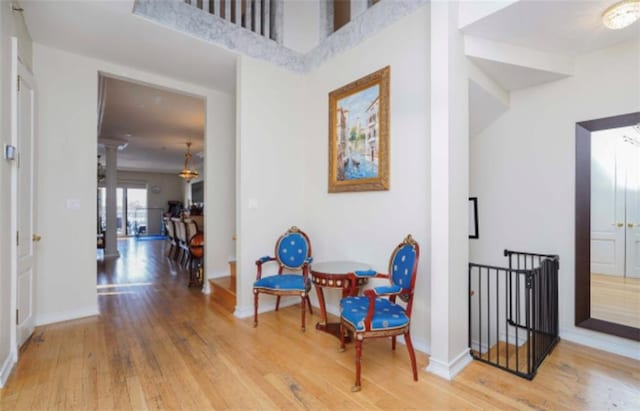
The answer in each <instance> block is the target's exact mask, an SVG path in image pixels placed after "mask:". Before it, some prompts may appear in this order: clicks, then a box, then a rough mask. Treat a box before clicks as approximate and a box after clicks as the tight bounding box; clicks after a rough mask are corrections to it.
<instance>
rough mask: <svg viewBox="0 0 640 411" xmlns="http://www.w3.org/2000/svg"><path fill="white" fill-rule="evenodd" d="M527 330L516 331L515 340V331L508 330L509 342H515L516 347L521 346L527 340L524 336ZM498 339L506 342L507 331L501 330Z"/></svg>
mask: <svg viewBox="0 0 640 411" xmlns="http://www.w3.org/2000/svg"><path fill="white" fill-rule="evenodd" d="M526 335H527V332H526V331H523V332H519V333H518V338H517V341H516V333H515V332H510V333H509V344H512V345H513V343H516V342H517V345H518V347H522V346H523V345H524V344H525V343H526V342H527V338H526ZM500 341H502V342H505V343H506V342H507V333H504V332H501V333H500Z"/></svg>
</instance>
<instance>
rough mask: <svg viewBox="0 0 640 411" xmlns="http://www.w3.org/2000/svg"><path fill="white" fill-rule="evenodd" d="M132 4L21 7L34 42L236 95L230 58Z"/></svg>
mask: <svg viewBox="0 0 640 411" xmlns="http://www.w3.org/2000/svg"><path fill="white" fill-rule="evenodd" d="M2 1H4V0H2ZM133 4H134V1H133V0H112V1H97V0H91V1H69V0H57V1H44V0H22V1H21V2H20V5H21V6H22V7H23V8H24V18H25V21H26V23H27V27H28V29H29V33H30V34H31V37H32V38H33V40H34V41H35V42H37V43H41V44H45V45H48V46H52V47H55V48H59V49H62V50H67V51H70V52H72V53H77V54H81V55H85V56H90V57H94V58H98V59H102V60H106V61H110V62H113V63H118V64H123V65H126V66H130V67H134V68H138V69H141V70H145V71H149V72H153V73H157V74H160V75H164V76H168V77H172V78H175V79H179V80H182V81H187V82H191V83H194V84H197V85H201V86H205V87H208V88H213V89H216V90H220V91H223V92H226V93H235V83H236V79H235V72H236V55H235V54H234V53H232V52H230V51H228V50H226V49H223V48H221V47H219V46H216V45H214V44H211V43H208V42H205V41H203V40H200V39H197V38H195V37H191V36H189V35H186V34H184V33H180V32H177V31H174V30H171V29H168V28H165V27H162V26H160V25H158V24H155V23H152V22H150V21H147V20H144V19H142V18H140V17H138V16H136V15H134V14H133V13H132V10H133Z"/></svg>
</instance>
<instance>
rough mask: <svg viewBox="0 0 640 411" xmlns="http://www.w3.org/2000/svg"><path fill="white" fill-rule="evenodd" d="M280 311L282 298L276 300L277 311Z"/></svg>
mask: <svg viewBox="0 0 640 411" xmlns="http://www.w3.org/2000/svg"><path fill="white" fill-rule="evenodd" d="M279 309H280V296H278V297H277V298H276V311H278V310H279Z"/></svg>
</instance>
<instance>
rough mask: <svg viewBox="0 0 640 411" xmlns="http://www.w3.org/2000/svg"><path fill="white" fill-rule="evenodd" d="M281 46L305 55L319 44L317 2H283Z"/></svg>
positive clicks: (318, 10)
mask: <svg viewBox="0 0 640 411" xmlns="http://www.w3.org/2000/svg"><path fill="white" fill-rule="evenodd" d="M283 3H284V4H283V6H284V15H283V28H282V29H283V38H282V44H283V45H284V46H286V47H289V48H290V49H293V50H295V51H297V52H300V53H306V52H308V51H310V50H311V49H313V48H314V47H316V46H317V45H318V43H320V24H321V22H320V5H319V2H318V1H317V0H295V1H283Z"/></svg>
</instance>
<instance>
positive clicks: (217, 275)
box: [207, 270, 229, 280]
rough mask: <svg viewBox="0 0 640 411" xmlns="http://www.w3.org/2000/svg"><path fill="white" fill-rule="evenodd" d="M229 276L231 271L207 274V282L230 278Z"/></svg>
mask: <svg viewBox="0 0 640 411" xmlns="http://www.w3.org/2000/svg"><path fill="white" fill-rule="evenodd" d="M228 276H229V271H224V270H219V271H209V272H207V280H213V279H214V278H222V277H228Z"/></svg>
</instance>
